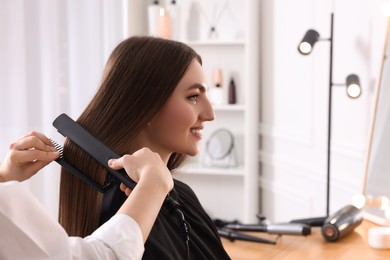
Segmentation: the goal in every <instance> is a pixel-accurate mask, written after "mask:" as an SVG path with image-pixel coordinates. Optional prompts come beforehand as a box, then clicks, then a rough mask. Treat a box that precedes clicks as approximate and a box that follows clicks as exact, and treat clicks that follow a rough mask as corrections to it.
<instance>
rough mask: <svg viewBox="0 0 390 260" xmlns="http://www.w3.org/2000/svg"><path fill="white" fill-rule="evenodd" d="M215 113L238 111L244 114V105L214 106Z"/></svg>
mask: <svg viewBox="0 0 390 260" xmlns="http://www.w3.org/2000/svg"><path fill="white" fill-rule="evenodd" d="M213 109H214V111H237V112H244V111H245V106H244V105H213Z"/></svg>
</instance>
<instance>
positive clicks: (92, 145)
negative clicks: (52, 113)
mask: <svg viewBox="0 0 390 260" xmlns="http://www.w3.org/2000/svg"><path fill="white" fill-rule="evenodd" d="M53 126H54V127H55V128H57V130H58V132H59V133H60V134H62V135H63V136H64V137H67V138H69V139H70V140H71V141H72V142H73V143H75V144H76V145H78V146H79V147H80V148H81V149H83V150H84V151H85V152H87V153H88V154H89V155H91V156H92V157H93V158H94V159H95V160H97V161H98V162H99V163H100V164H101V165H103V166H104V168H106V169H107V171H108V174H109V175H110V176H112V177H113V178H114V179H115V180H116V181H117V182H122V183H124V184H125V185H126V186H127V187H128V188H130V189H134V187H135V185H136V183H135V182H134V181H133V180H131V179H130V177H129V176H128V175H127V173H126V171H125V170H124V169H121V170H117V171H116V170H113V169H111V168H110V167H109V166H108V160H109V159H117V158H119V157H120V156H119V155H118V154H116V153H115V152H114V151H112V150H111V149H110V148H108V147H107V146H106V145H104V144H103V143H101V142H100V141H99V140H98V139H97V138H95V137H94V136H93V135H91V134H90V133H89V132H88V131H87V130H85V129H84V128H83V127H81V126H80V125H79V124H78V123H76V122H75V121H74V120H73V119H72V118H70V117H69V116H68V115H66V114H61V115H59V116H58V117H57V118H56V119H55V120H54V121H53ZM65 162H66V161H65ZM73 168H74V167H73ZM82 175H83V176H84V177H87V176H86V175H84V174H82ZM80 178H81V177H80ZM88 178H89V177H88ZM92 181H94V180H92Z"/></svg>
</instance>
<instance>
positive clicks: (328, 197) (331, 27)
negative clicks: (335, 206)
mask: <svg viewBox="0 0 390 260" xmlns="http://www.w3.org/2000/svg"><path fill="white" fill-rule="evenodd" d="M329 41H330V48H329V49H330V54H329V55H330V57H329V97H328V143H327V145H328V151H327V152H328V154H327V166H326V216H329V200H330V138H331V132H332V87H333V80H332V77H333V13H331V15H330V38H329Z"/></svg>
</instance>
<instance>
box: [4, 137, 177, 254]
mask: <svg viewBox="0 0 390 260" xmlns="http://www.w3.org/2000/svg"><path fill="white" fill-rule="evenodd" d="M58 157H59V153H58V152H57V151H56V150H55V148H54V147H53V146H52V144H51V142H50V140H49V139H48V138H47V137H46V136H44V135H43V134H41V133H38V132H30V133H28V134H26V135H24V136H23V137H21V138H19V139H18V140H16V141H15V142H13V143H12V144H11V145H10V146H9V151H8V153H7V155H6V158H5V160H4V161H3V162H2V163H1V164H0V230H1V231H0V259H94V260H96V259H140V258H141V257H142V255H143V251H144V243H145V241H146V239H147V237H148V235H149V233H150V230H151V228H152V226H153V224H154V221H155V219H156V217H157V215H158V212H159V211H160V208H161V205H162V203H163V201H164V199H165V197H166V195H167V193H168V192H169V191H170V190H171V189H172V188H173V180H172V177H171V174H170V172H169V171H168V169H167V167H166V166H165V164H164V163H163V162H162V160H161V158H160V156H159V155H158V154H156V153H153V152H151V151H150V150H149V149H141V150H138V151H137V152H135V153H134V154H132V155H125V156H123V157H121V158H119V159H116V160H110V161H109V165H110V167H112V168H113V169H116V170H118V169H121V168H125V170H126V172H127V173H128V174H129V176H130V177H131V178H132V179H133V180H135V181H136V182H137V183H138V184H137V186H136V187H135V189H134V190H133V191H130V189H128V188H126V187H125V186H124V185H121V190H122V191H124V192H125V193H126V195H130V193H131V195H130V196H129V197H128V198H127V200H126V201H125V203H124V204H123V205H122V207H121V208H120V209H119V211H118V212H117V214H116V215H114V216H113V217H112V218H111V219H110V220H109V221H108V222H106V223H105V224H104V225H103V226H101V227H100V228H98V229H97V230H96V231H95V232H94V233H92V234H91V235H90V236H88V237H85V238H84V239H83V238H80V237H69V236H68V235H67V233H66V232H65V230H64V229H63V228H62V227H61V226H60V225H59V224H58V222H57V221H56V220H55V219H54V218H53V217H52V216H51V215H50V214H49V213H48V212H47V211H46V210H45V209H44V208H43V206H42V205H41V204H40V203H39V202H38V201H37V199H35V198H34V196H33V195H32V194H31V193H30V192H29V191H28V190H27V189H25V188H24V186H23V185H22V184H21V183H20V181H24V180H26V179H29V178H30V177H31V176H33V175H34V174H35V173H36V172H38V171H39V170H40V169H41V168H43V167H45V166H46V165H47V164H49V163H50V162H51V161H53V160H55V159H56V158H58ZM150 190H153V192H148V191H150Z"/></svg>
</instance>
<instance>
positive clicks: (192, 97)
mask: <svg viewBox="0 0 390 260" xmlns="http://www.w3.org/2000/svg"><path fill="white" fill-rule="evenodd" d="M198 97H199V95H198V94H195V95H191V96H189V97H188V99H189V100H191V101H198Z"/></svg>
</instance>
